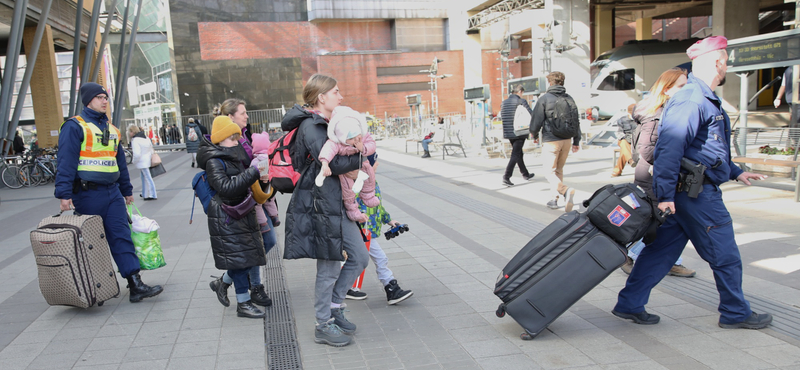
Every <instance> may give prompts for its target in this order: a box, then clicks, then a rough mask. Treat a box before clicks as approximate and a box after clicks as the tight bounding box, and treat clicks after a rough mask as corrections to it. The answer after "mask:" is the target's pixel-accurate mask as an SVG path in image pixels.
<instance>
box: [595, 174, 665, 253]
mask: <svg viewBox="0 0 800 370" xmlns="http://www.w3.org/2000/svg"><path fill="white" fill-rule="evenodd" d="M583 206H584V207H585V208H586V216H587V217H589V221H591V222H592V224H594V225H595V226H596V227H597V228H598V229H600V231H602V232H604V233H605V234H606V235H608V236H609V237H611V239H614V240H615V241H616V242H617V243H620V244H622V245H627V244H630V243H633V242H635V241H637V240H639V239H642V238H645V243H648V242H652V240H653V239H655V232H656V229H657V228H658V227H659V226H661V224H662V223H663V222H664V217H665V216H663V215H661V214H660V212H657V209H656V208H654V207H653V206H652V203H651V201H650V197H648V196H647V194H646V193H645V192H644V190H642V188H640V187H638V186H636V185H634V184H630V183H628V184H619V185H605V186H603V187H602V188H600V189H597V191H595V192H594V194H593V195H592V196H591V198H589V199H587V200H585V201H584V202H583Z"/></svg>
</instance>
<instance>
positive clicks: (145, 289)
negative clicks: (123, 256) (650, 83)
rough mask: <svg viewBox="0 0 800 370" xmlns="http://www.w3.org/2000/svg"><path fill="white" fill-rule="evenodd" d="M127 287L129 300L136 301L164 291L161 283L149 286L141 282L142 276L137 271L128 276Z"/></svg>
mask: <svg viewBox="0 0 800 370" xmlns="http://www.w3.org/2000/svg"><path fill="white" fill-rule="evenodd" d="M128 289H129V290H130V297H128V298H129V300H130V301H131V302H132V303H136V302H139V301H141V300H142V299H145V298H150V297H155V296H157V295H159V294H161V292H163V291H164V288H162V287H161V285H153V286H149V285H147V284H145V283H143V282H142V277H141V276H139V273H138V272H137V273H135V274H133V275H131V276H128Z"/></svg>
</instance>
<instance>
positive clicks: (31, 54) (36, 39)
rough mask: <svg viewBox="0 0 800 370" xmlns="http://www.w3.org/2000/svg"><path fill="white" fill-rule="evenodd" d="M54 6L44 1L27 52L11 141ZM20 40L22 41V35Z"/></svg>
mask: <svg viewBox="0 0 800 370" xmlns="http://www.w3.org/2000/svg"><path fill="white" fill-rule="evenodd" d="M52 4H53V0H45V1H44V4H43V5H42V14H41V16H40V17H39V24H38V25H37V26H36V33H35V34H34V36H33V45H32V46H31V50H26V55H25V57H26V59H27V60H28V63H27V65H26V66H25V74H24V75H23V77H22V85H21V86H20V88H19V94H18V95H17V104H16V106H15V107H14V116H13V117H11V122H10V124H9V126H8V131H7V132H6V139H7V140H9V141H12V140H14V131H16V130H17V126H18V125H19V116H20V115H21V114H22V106H23V105H24V103H25V96H26V95H28V87H29V86H30V83H31V76H32V75H33V67H34V66H35V65H36V58H37V57H38V56H39V46H40V45H41V44H42V36H43V35H44V29H45V28H46V26H47V18H48V16H49V15H50V6H51V5H52ZM20 39H22V37H21V35H20ZM9 145H10V144H9ZM2 149H3V153H6V151H7V148H6V147H5V145H4V146H3V148H2Z"/></svg>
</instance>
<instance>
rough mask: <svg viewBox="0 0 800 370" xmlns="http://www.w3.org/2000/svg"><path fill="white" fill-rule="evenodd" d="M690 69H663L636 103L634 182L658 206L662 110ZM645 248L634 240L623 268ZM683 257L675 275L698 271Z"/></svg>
mask: <svg viewBox="0 0 800 370" xmlns="http://www.w3.org/2000/svg"><path fill="white" fill-rule="evenodd" d="M686 82H687V73H686V70H684V69H681V68H672V69H669V70H667V71H666V72H664V73H662V74H661V76H659V77H658V79H657V80H656V82H655V83H654V84H653V87H651V88H650V95H648V96H647V97H646V98H645V99H644V100H642V101H641V102H639V104H637V105H636V108H634V110H633V119H634V121H636V123H637V124H638V125H639V128H638V134H636V133H634V135H636V137H634V143H635V144H636V151H637V152H638V153H639V162H637V163H636V173H635V175H634V180H633V182H634V183H635V184H636V185H639V187H641V188H642V189H644V191H645V192H646V193H647V196H649V197H650V200H651V202H652V206H653V207H656V206H657V200H656V199H657V198H656V195H655V193H653V174H652V171H651V168H652V167H653V161H654V157H653V154H654V151H655V148H656V141H658V126H659V124H660V122H661V112H662V111H663V109H664V105H666V104H667V100H669V98H670V96H672V95H674V94H675V93H676V92H678V90H680V89H681V88H682V87H683V85H686ZM642 248H644V243H642V242H641V241H640V242H639V243H637V244H635V245H634V246H633V247H631V248H630V250H629V251H628V261H627V262H625V264H624V265H622V270H623V271H625V273H628V274H630V272H631V269H633V263H634V261H635V260H636V257H637V256H638V255H639V252H641V250H642ZM682 263H683V258H682V257H679V258H678V260H677V261H676V262H675V265H674V266H672V269H671V270H670V271H669V274H670V275H672V276H678V277H693V276H694V275H695V273H696V272H695V271H694V270H692V269H689V268H686V267H684V266H683V265H682Z"/></svg>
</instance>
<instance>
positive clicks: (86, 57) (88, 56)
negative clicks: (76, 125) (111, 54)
mask: <svg viewBox="0 0 800 370" xmlns="http://www.w3.org/2000/svg"><path fill="white" fill-rule="evenodd" d="M101 3H102V2H101V1H100V0H95V2H94V6H93V7H92V20H91V21H90V22H89V34H88V35H87V36H86V49H85V50H86V51H85V52H84V53H83V68H81V83H82V84H84V83H87V82H89V81H90V79H89V68H90V67H91V62H92V59H93V58H94V39H95V36H96V35H97V18H98V17H99V16H100V4H101ZM78 55H80V51H78ZM76 100H77V103H76V104H75V112H80V111H81V106H82V105H83V102H82V101H81V100H80V99H76Z"/></svg>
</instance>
